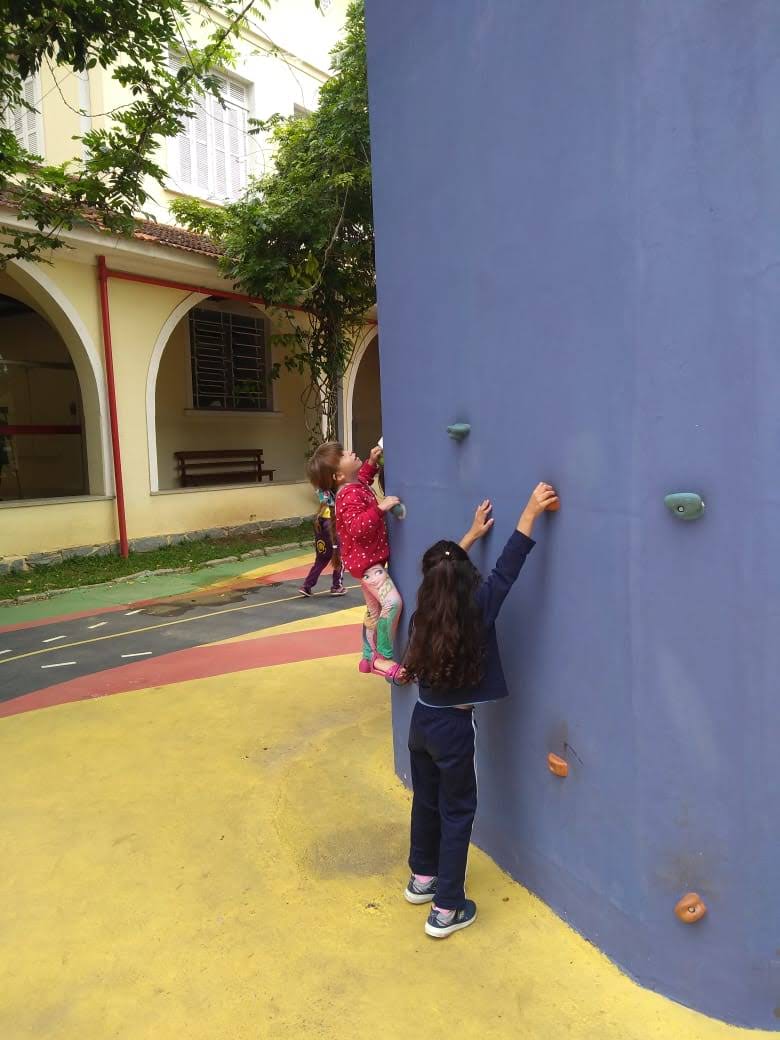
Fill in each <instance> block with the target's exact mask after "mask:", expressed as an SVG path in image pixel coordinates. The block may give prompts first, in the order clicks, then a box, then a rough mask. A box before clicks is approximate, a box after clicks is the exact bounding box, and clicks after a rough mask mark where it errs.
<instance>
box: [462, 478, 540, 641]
mask: <svg viewBox="0 0 780 1040" xmlns="http://www.w3.org/2000/svg"><path fill="white" fill-rule="evenodd" d="M557 504H558V496H557V495H556V493H555V489H554V488H552V487H551V486H550V485H549V484H537V485H536V487H535V488H534V490H533V493H532V495H531V497H530V498H529V499H528V504H527V505H526V507H525V509H524V510H523V512H522V513H521V515H520V519H519V520H518V521H517V527H516V528H515V531H514V533H513V534H512V536H511V537H510V539H509V541H508V542H507V543H506V545H505V546H504V549H503V551H502V553H501V555H500V556H499V558H498V560H497V561H496V565H495V567H494V568H493V570H492V571H491V573H490V574H489V575H488V577H487V579H486V580H485V582H484V583H483V584H482V585H481V586H480V589H479V593H478V599H479V603H480V606H481V607H482V613H483V616H484V619H485V624H486V625H492V624H493V623H494V622H495V620H496V618H497V617H498V612H499V611H500V610H501V607H502V605H503V603H504V600H505V599H506V597H507V595H508V593H509V590H510V589H511V588H512V586H513V585H514V583H515V582H516V581H517V576H518V575H519V573H520V571H521V570H522V568H523V564H524V563H525V561H526V557H527V556H528V554H529V552H530V551H531V549H533V547H534V545H535V544H536V543H535V542H534V541H533V539H532V538H531V532H532V531H533V527H534V523H535V521H536V519H537V517H539V516H541V514H542V513H543V512H545V510H547V509H550V508H552V509H554V508H555V507H556V506H557ZM478 512H479V511H478ZM475 522H476V518H475ZM461 544H462V543H461ZM464 548H465V547H464Z"/></svg>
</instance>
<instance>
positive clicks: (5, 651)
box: [0, 650, 13, 657]
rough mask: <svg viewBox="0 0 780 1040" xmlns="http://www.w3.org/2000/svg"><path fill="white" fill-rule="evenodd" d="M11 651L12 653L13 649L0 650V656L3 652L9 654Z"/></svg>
mask: <svg viewBox="0 0 780 1040" xmlns="http://www.w3.org/2000/svg"><path fill="white" fill-rule="evenodd" d="M11 653H13V650H0V657H2V655H3V654H11Z"/></svg>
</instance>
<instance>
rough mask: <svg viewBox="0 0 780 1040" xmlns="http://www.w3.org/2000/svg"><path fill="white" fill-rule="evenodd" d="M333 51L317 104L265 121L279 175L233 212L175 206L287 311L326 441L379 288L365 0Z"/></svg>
mask: <svg viewBox="0 0 780 1040" xmlns="http://www.w3.org/2000/svg"><path fill="white" fill-rule="evenodd" d="M332 58H333V62H332V71H333V75H332V78H331V79H329V80H328V81H327V83H325V84H324V85H323V87H322V89H321V91H320V103H319V106H318V108H317V110H316V111H315V112H313V113H311V114H309V115H306V116H304V117H303V118H295V117H293V118H281V117H278V116H276V117H274V118H273V119H272V120H270V121H268V122H266V123H258V124H256V126H255V128H254V129H255V131H256V132H257V131H260V130H264V131H267V130H270V131H271V136H272V142H273V145H274V147H275V169H274V171H273V172H272V173H270V174H268V175H266V176H264V177H262V178H259V179H258V180H256V181H254V182H253V183H252V184H251V185H250V187H249V189H248V190H247V192H246V194H245V195H244V197H243V198H242V199H241V200H239V201H238V202H236V203H233V204H232V205H229V206H227V207H226V208H225V209H224V210H215V209H209V208H207V207H205V206H203V205H201V204H200V203H197V202H195V201H193V200H179V201H177V202H176V203H175V204H174V211H175V213H176V216H177V218H178V219H179V220H180V221H181V222H182V223H184V224H186V225H187V226H188V227H190V228H191V229H192V230H195V231H201V232H205V233H207V234H210V235H212V236H213V237H215V238H217V239H218V240H219V241H220V242H221V243H222V246H223V248H224V255H223V257H222V260H221V266H222V270H223V271H224V273H225V274H226V275H227V276H228V277H229V278H231V279H232V280H233V282H234V283H235V284H236V286H237V287H238V288H240V289H241V290H242V291H244V292H247V293H249V294H251V295H256V296H261V297H263V298H264V299H265V300H266V301H267V302H268V303H269V304H271V305H272V306H274V307H277V308H279V309H280V310H281V311H282V312H283V313H286V315H287V319H288V323H289V332H287V333H284V334H282V335H280V336H277V337H276V340H277V342H279V341H281V343H282V344H283V345H284V347H285V355H284V362H283V364H284V365H285V366H286V368H287V369H289V370H295V371H298V372H300V373H302V374H305V375H306V376H307V389H306V392H305V398H304V404H305V406H306V413H307V425H308V428H309V432H310V437H311V439H312V440H313V441H315V442H316V441H318V440H320V439H321V437H322V432H323V430H322V426H323V425H324V428H325V429H324V433H325V436H326V437H328V438H333V437H335V436H336V421H337V412H338V388H339V383H340V381H341V378H342V376H343V374H344V371H345V369H346V367H347V365H348V364H349V361H350V358H351V356H352V351H353V346H354V342H355V338H356V336H357V334H358V332H359V330H360V329H361V327H362V326H363V325H364V323H365V315H366V311H367V310H368V309H369V307H370V306H371V305H372V304H373V303H374V301H375V294H376V282H375V267H374V228H373V214H372V204H371V151H370V140H369V125H368V90H367V83H366V46H365V28H364V22H363V0H353V2H352V3H351V4H350V6H349V8H348V11H347V20H346V29H345V35H344V37H343V39H342V40H341V42H340V43H339V44H338V45H337V47H336V48H335V49H334V51H333V54H332ZM301 304H302V305H304V306H305V307H306V308H307V309H308V310H309V312H310V313H309V315H308V317H307V319H306V320H304V321H295V320H294V319H293V316H292V313H291V312H290V311H289V310H286V308H289V307H291V306H293V305H301ZM278 374H279V371H278V368H276V369H275V371H274V375H278ZM322 419H324V424H323V423H322Z"/></svg>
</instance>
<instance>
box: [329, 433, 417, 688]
mask: <svg viewBox="0 0 780 1040" xmlns="http://www.w3.org/2000/svg"><path fill="white" fill-rule="evenodd" d="M336 454H338V455H339V463H338V472H337V474H336V478H335V479H336V483H337V484H338V488H339V490H338V492H337V494H336V531H337V534H338V541H339V545H340V547H341V558H342V560H343V561H344V566H345V567H346V569H347V570H348V571H349V573H350V574H351V575H352V576H353V577H354V578H357V579H358V581H359V582H360V585H361V588H362V589H363V596H364V597H365V601H366V616H365V620H364V622H363V656H362V658H361V661H360V671H361V672H374V673H375V674H377V675H383V676H384V677H385V678H386V679H392V678H394V676H395V674H396V672H397V671H398V665H397V664H396V663H395V661H394V660H393V640H394V639H395V632H396V629H397V627H398V619H399V616H400V614H401V606H402V604H401V597H400V595H399V593H398V590H397V589H396V587H395V585H394V583H393V579H392V578H391V577H390V575H389V573H388V570H387V564H388V561H389V559H390V546H389V544H388V541H387V521H386V518H385V517H386V514H387V513H388V512H389V511H390V510H391V509H392V508H393V506H396V505H398V504H399V500H398V499H397V498H395V497H394V496H392V495H389V496H387V497H386V498H383V499H382V501H381V502H380V501H378V500H377V497H376V495H375V494H374V492H373V491H372V489H371V485H372V483H373V482H374V478H375V477H376V474H377V461H378V459H379V456H380V455H381V454H382V449H381V448H379V447H376V448H374V449H373V450H372V452H371V458H370V460H369V461H368V462H362V461H361V460H360V459H359V458H358V457H357V455H355V453H354V452H353V451H344V449H343V447H342V446H341V445H340V444H338V443H336V442H333V441H332V442H330V443H328V444H323V445H321V447H319V448H318V449H317V451H316V452H315V453H314V456H313V457H312V463H314V462H315V460H316V459H317V458H318V456H322V457H323V458H328V459H332V458H335V456H336ZM315 464H316V463H315Z"/></svg>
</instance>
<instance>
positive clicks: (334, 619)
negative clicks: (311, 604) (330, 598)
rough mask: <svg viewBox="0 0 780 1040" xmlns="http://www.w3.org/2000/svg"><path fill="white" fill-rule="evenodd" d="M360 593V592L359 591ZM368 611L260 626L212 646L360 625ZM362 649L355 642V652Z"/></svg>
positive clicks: (348, 610) (355, 609)
mask: <svg viewBox="0 0 780 1040" xmlns="http://www.w3.org/2000/svg"><path fill="white" fill-rule="evenodd" d="M358 595H360V593H358ZM345 601H346V602H348V600H347V597H345V598H344V599H343V600H339V602H340V603H344V602H345ZM365 613H366V608H365V606H359V607H347V608H346V609H344V610H340V611H338V613H334V614H320V615H319V616H317V617H307V618H301V619H300V620H299V621H288V622H287V623H286V624H284V625H275V626H274V627H273V628H260V629H257V631H255V632H244V634H243V635H240V636H231V637H230V639H220V640H218V641H217V642H215V643H210V644H209V645H210V646H222V645H223V644H224V643H244V642H246V641H247V640H248V639H260V638H262V637H263V636H281V635H287V634H288V633H290V632H308V631H310V630H311V629H314V628H332V627H333V626H334V625H359V624H361V623H362V621H363V618H364V616H365ZM359 649H360V643H359V641H356V642H355V653H356V654H357V653H358V652H359Z"/></svg>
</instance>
